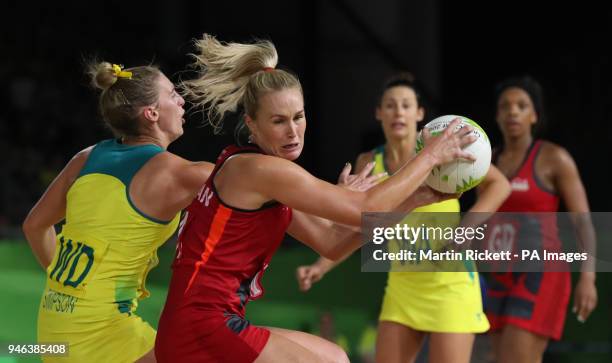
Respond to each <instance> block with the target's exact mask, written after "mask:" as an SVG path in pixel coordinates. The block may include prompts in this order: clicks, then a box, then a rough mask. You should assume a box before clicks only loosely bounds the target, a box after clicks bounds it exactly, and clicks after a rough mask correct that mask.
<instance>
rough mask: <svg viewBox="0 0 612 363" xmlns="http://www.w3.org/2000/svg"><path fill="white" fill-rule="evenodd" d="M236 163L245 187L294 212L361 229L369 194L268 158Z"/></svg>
mask: <svg viewBox="0 0 612 363" xmlns="http://www.w3.org/2000/svg"><path fill="white" fill-rule="evenodd" d="M254 158H256V159H257V160H246V158H244V159H243V158H241V159H243V160H240V162H239V163H236V162H238V161H239V160H236V161H234V163H236V164H235V165H234V168H236V170H240V174H241V176H242V178H241V180H242V183H244V187H245V188H248V189H249V190H253V191H256V192H257V193H260V194H261V195H263V196H265V198H266V199H267V200H276V201H279V202H281V203H283V204H285V205H288V206H290V207H292V208H294V209H298V210H301V211H303V212H306V213H308V214H313V215H316V216H320V217H323V218H326V219H330V220H333V221H337V222H340V223H345V224H349V225H359V224H360V222H361V209H362V207H363V205H364V201H365V194H364V193H361V192H354V191H351V190H347V189H344V188H341V187H338V186H336V185H333V184H330V183H328V182H325V181H323V180H320V179H317V178H315V177H314V176H312V175H311V174H310V173H308V172H307V171H306V170H304V169H303V168H301V167H300V166H299V165H297V164H295V163H293V162H290V161H287V160H284V159H280V158H277V157H271V156H266V155H257V156H256V157H254Z"/></svg>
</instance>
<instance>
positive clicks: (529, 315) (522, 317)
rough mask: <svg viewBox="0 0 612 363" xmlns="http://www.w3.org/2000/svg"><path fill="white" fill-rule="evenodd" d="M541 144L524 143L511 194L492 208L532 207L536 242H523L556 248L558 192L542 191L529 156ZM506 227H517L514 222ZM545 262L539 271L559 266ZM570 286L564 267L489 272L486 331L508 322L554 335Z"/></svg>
mask: <svg viewBox="0 0 612 363" xmlns="http://www.w3.org/2000/svg"><path fill="white" fill-rule="evenodd" d="M541 146H542V142H541V141H539V140H538V141H535V142H534V143H533V144H532V145H531V146H530V148H529V150H528V151H527V155H526V157H525V160H524V162H523V165H522V166H521V167H520V169H519V171H518V172H517V174H516V175H515V176H514V177H512V178H511V179H510V183H511V185H512V193H511V194H510V196H509V197H508V199H507V200H506V201H505V202H504V204H503V205H502V206H501V207H500V208H499V210H498V212H512V213H519V212H536V213H533V215H537V216H538V217H537V218H534V217H529V218H528V220H529V221H531V223H530V224H531V225H532V226H531V227H533V225H534V224H535V225H536V226H537V227H536V228H538V229H539V231H538V233H537V236H535V235H536V234H534V236H535V237H531V238H532V239H533V238H537V241H534V240H531V241H529V242H528V243H529V245H530V246H531V248H534V247H535V248H537V249H539V250H540V251H542V249H546V250H547V251H560V249H561V241H560V240H559V237H558V227H557V219H556V215H555V214H554V213H555V212H557V209H558V207H559V196H558V195H556V194H554V193H553V192H551V191H549V190H546V188H545V187H544V186H543V185H542V183H541V182H540V181H539V180H538V178H537V176H536V173H535V161H536V159H537V157H538V154H539V151H540V149H541ZM541 212H549V213H541ZM534 221H535V223H534ZM519 224H520V223H519ZM509 227H512V228H513V229H514V228H521V226H516V223H515V224H514V225H512V226H510V225H509ZM523 227H524V226H523ZM547 263H549V262H542V271H545V270H548V271H550V270H551V269H554V270H557V271H559V270H560V269H559V268H558V267H557V268H551V266H550V265H546V264H547ZM551 263H553V264H554V262H551ZM561 270H563V269H561ZM570 290H571V286H570V274H569V272H568V271H567V270H566V271H563V272H522V273H521V272H506V273H493V274H492V279H491V281H490V286H489V288H488V291H487V299H486V304H485V306H486V307H485V310H486V313H487V317H488V319H489V322H490V323H491V330H492V331H495V330H499V329H501V328H503V327H504V326H505V325H506V324H512V325H515V326H517V327H520V328H522V329H525V330H528V331H531V332H533V333H536V334H539V335H543V336H547V337H550V338H553V339H557V340H558V339H560V338H561V334H562V332H563V325H564V323H565V315H566V311H567V304H568V302H569V296H570Z"/></svg>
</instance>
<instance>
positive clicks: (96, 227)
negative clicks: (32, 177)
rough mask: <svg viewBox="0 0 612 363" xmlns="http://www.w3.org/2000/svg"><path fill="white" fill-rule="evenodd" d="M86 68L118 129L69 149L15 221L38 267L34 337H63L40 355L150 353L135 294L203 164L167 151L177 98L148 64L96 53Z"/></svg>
mask: <svg viewBox="0 0 612 363" xmlns="http://www.w3.org/2000/svg"><path fill="white" fill-rule="evenodd" d="M91 75H92V77H93V83H94V85H96V86H97V87H99V88H101V89H102V93H101V95H100V110H101V113H102V116H103V118H104V120H105V121H106V123H107V124H108V126H109V127H110V128H111V129H112V131H113V132H114V133H115V135H116V136H117V137H118V138H117V139H110V140H105V141H102V142H100V143H98V144H96V145H94V146H92V147H89V148H87V149H85V150H83V151H81V152H79V153H78V154H77V155H75V157H74V158H73V159H72V160H71V161H70V162H69V163H68V164H67V165H66V167H65V168H64V170H63V171H62V172H61V173H60V174H59V175H58V177H57V178H56V179H55V180H54V181H53V183H52V184H51V185H50V186H49V188H48V189H47V191H46V192H45V194H44V195H43V196H42V198H41V199H40V200H39V201H38V203H37V204H36V206H35V207H34V208H33V209H32V210H31V212H30V214H29V215H28V217H27V219H26V221H25V222H24V226H23V227H24V232H25V235H26V238H27V239H28V241H29V243H30V245H31V246H32V249H33V251H34V254H35V255H36V257H37V258H38V260H39V262H40V263H41V265H42V266H43V267H44V268H45V269H46V272H47V283H46V287H45V291H44V293H43V296H42V300H41V303H40V307H39V317H38V341H39V342H40V343H58V342H65V343H68V355H67V356H64V357H59V356H43V357H42V358H43V360H45V361H55V360H57V361H62V362H64V361H70V362H134V361H137V360H139V361H141V362H154V361H155V359H154V355H153V353H152V349H153V345H154V342H155V330H154V329H153V328H152V327H151V326H150V325H149V324H148V323H146V322H144V321H143V320H142V319H141V318H140V317H138V316H137V315H136V314H135V313H136V307H137V306H138V300H139V299H142V298H144V297H147V296H148V292H147V290H146V289H145V280H146V276H147V273H148V272H149V270H150V269H151V268H153V267H154V266H155V265H156V264H157V254H156V250H157V248H158V247H159V246H160V245H161V244H162V243H164V242H165V241H166V240H167V239H168V238H169V237H170V236H171V235H172V234H173V233H174V231H175V229H176V227H177V225H178V218H179V212H180V211H181V209H182V208H184V207H186V206H187V205H188V204H189V203H190V202H191V200H192V199H193V198H194V197H195V195H196V194H197V192H198V190H199V189H200V188H201V186H202V185H203V184H204V182H205V181H206V179H207V178H208V175H209V174H210V171H211V170H212V164H209V163H192V162H188V161H186V160H184V159H181V158H179V157H177V156H175V155H173V154H171V153H169V152H167V151H166V147H167V146H168V145H169V144H170V143H171V142H172V141H174V140H176V139H177V138H178V137H180V136H181V135H182V133H183V128H182V125H183V123H184V120H183V118H182V117H183V113H184V110H183V104H184V101H183V99H182V97H181V96H180V95H178V94H177V93H176V91H175V90H174V86H173V84H172V83H171V82H170V81H169V80H168V78H166V77H165V76H164V75H163V73H161V72H160V71H159V70H158V69H157V68H155V67H150V66H144V67H134V68H131V69H127V70H123V69H121V67H119V66H116V65H111V64H109V63H99V64H94V65H92V70H91ZM62 219H65V224H64V225H63V226H62V230H61V233H60V234H59V235H57V237H56V236H55V230H54V227H53V226H54V224H56V223H59V222H60V221H61V220H62Z"/></svg>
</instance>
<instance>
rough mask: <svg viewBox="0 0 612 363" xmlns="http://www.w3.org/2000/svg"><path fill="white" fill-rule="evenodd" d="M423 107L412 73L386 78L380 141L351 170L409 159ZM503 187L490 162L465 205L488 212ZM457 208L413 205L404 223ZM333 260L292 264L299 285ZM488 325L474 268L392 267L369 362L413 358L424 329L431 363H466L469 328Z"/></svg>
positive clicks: (452, 219)
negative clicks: (472, 198) (473, 201)
mask: <svg viewBox="0 0 612 363" xmlns="http://www.w3.org/2000/svg"><path fill="white" fill-rule="evenodd" d="M424 113H425V110H424V108H423V106H422V104H421V100H420V95H419V91H418V87H417V86H416V84H415V82H414V79H413V78H412V76H411V75H408V74H404V75H399V76H397V77H395V78H392V79H391V80H389V81H388V82H387V83H386V84H385V85H384V87H383V92H382V96H381V100H380V102H379V105H378V107H377V109H376V118H377V119H378V120H379V121H380V122H381V124H382V128H383V131H384V133H385V138H386V141H387V143H386V144H385V145H382V146H380V147H378V148H376V149H374V150H372V151H370V152H366V153H363V154H361V155H359V157H358V159H357V165H356V168H355V169H356V171H357V172H359V171H360V170H362V169H363V168H364V167H365V166H366V165H367V164H368V163H369V162H371V161H374V162H375V163H376V164H375V167H374V170H373V173H374V174H377V173H381V172H387V173H389V174H393V173H394V172H396V171H397V170H398V169H399V168H400V167H401V166H402V165H404V164H405V163H406V162H408V161H409V160H411V159H412V158H413V157H414V150H415V144H416V136H417V128H416V124H417V122H419V121H421V120H423V117H424ZM509 193H510V186H509V184H508V182H507V181H506V180H505V178H504V177H503V175H502V174H501V173H500V172H499V171H498V170H497V169H496V168H495V167H493V166H492V167H491V169H490V170H489V173H488V174H487V176H486V177H485V180H484V181H483V182H482V184H481V185H480V186H479V197H478V200H477V202H476V204H475V205H474V206H473V207H472V208H471V209H470V211H471V212H492V211H495V210H496V209H497V207H498V206H499V205H501V203H502V202H503V201H504V199H505V198H506V197H507V195H508V194H509ZM459 211H460V209H459V201H458V200H457V199H450V200H446V201H443V202H440V203H434V204H430V205H427V206H423V207H419V208H416V209H414V210H413V214H409V215H408V217H407V218H408V221H405V222H406V223H411V222H410V220H411V219H412V216H414V218H427V219H429V220H428V221H421V220H413V221H412V222H414V223H415V225H421V223H424V224H425V225H426V226H439V225H440V223H442V224H443V225H444V224H448V225H449V226H450V225H456V224H457V223H459V218H460V217H459ZM414 212H421V213H419V214H414ZM425 212H427V214H423V213H425ZM436 212H444V213H439V214H438V213H436ZM453 213H454V214H453ZM449 215H450V216H449ZM432 218H433V220H432ZM395 243H396V242H395V241H390V242H389V249H390V250H391V251H390V252H393V249H397V248H398V246H397V245H396V244H395ZM417 243H419V242H417ZM432 245H433V246H432V247H431V248H432V249H435V248H436V247H435V241H433V243H432ZM421 248H423V247H421ZM393 262H394V263H396V264H397V266H396V265H394V266H393V269H392V270H393V271H401V270H402V266H400V265H399V262H397V261H393ZM336 264H337V262H332V261H330V260H327V259H324V258H320V259H319V260H318V261H317V262H316V263H315V264H313V265H310V266H302V267H300V268H298V271H297V275H298V281H299V283H300V287H301V289H302V290H307V289H309V288H310V286H311V284H312V283H313V282H316V281H318V280H320V279H321V278H322V277H323V275H324V274H325V273H326V272H327V271H329V270H330V269H331V268H332V267H333V266H335V265H336ZM406 270H407V271H415V268H414V266H412V267H410V268H408V269H406ZM425 270H426V271H431V269H429V270H427V269H425ZM488 328H489V323H488V321H487V318H486V316H485V315H484V313H483V311H482V300H481V293H480V282H479V278H478V274H477V273H476V272H474V270H471V272H470V269H467V271H462V272H391V273H389V276H388V280H387V286H386V289H385V296H384V298H383V304H382V309H381V312H380V316H379V325H378V336H377V341H376V361H377V362H385V363H394V362H398V363H399V362H413V361H414V360H415V359H416V356H417V354H418V352H419V350H420V348H421V345H422V343H423V339H424V337H425V334H429V336H430V350H429V361H430V362H465V363H467V362H469V359H470V355H471V349H472V345H473V341H474V333H480V332H485V331H487V330H488Z"/></svg>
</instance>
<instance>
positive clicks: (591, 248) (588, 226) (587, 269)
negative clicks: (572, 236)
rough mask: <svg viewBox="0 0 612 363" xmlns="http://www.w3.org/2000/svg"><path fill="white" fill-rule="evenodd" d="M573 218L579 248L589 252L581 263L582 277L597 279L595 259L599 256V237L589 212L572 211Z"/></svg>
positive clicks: (581, 250)
mask: <svg viewBox="0 0 612 363" xmlns="http://www.w3.org/2000/svg"><path fill="white" fill-rule="evenodd" d="M571 219H572V222H573V224H574V228H575V230H576V237H577V238H578V249H579V250H580V252H586V253H587V259H586V260H585V261H583V262H582V265H581V277H583V276H584V278H589V279H593V281H595V268H596V266H595V261H596V257H597V242H596V241H597V237H596V235H595V229H594V228H593V222H592V221H591V216H590V214H589V213H572V214H571Z"/></svg>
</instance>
